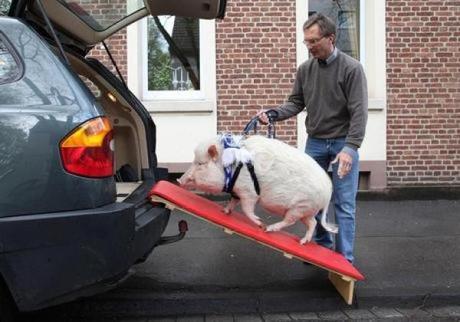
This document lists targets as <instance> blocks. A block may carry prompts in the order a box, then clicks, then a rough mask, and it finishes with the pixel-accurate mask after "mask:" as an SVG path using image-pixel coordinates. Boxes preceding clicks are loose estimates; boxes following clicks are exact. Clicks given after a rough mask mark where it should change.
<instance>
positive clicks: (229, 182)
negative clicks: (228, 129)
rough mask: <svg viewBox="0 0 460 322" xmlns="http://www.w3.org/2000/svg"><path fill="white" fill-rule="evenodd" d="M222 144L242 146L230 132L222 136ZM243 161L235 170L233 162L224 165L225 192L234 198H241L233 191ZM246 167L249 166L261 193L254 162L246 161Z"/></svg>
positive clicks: (257, 189) (232, 146)
mask: <svg viewBox="0 0 460 322" xmlns="http://www.w3.org/2000/svg"><path fill="white" fill-rule="evenodd" d="M221 142H222V145H223V147H224V149H228V148H236V149H239V148H240V144H239V142H238V143H237V142H235V139H234V137H233V135H232V134H230V133H225V134H223V135H222V138H221ZM243 165H244V164H243V162H241V161H240V162H239V163H238V165H237V166H236V168H235V171H233V164H230V165H228V166H226V167H224V173H225V182H224V188H223V189H222V191H223V192H227V193H230V194H231V195H232V197H233V198H236V199H239V198H238V196H236V195H235V193H234V192H233V187H234V186H235V182H236V179H238V176H239V175H240V171H241V168H242V167H243ZM246 167H247V168H248V171H249V174H250V175H251V178H252V181H253V183H254V189H255V190H256V193H257V194H258V195H259V194H260V186H259V181H258V180H257V176H256V173H255V170H254V165H253V164H252V162H250V161H249V162H246Z"/></svg>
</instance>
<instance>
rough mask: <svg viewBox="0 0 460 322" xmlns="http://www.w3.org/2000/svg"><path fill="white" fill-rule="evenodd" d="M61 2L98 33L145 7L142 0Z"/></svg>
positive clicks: (67, 0) (75, 0)
mask: <svg viewBox="0 0 460 322" xmlns="http://www.w3.org/2000/svg"><path fill="white" fill-rule="evenodd" d="M0 1H2V0H0ZM59 2H61V3H62V4H63V5H65V6H66V7H67V8H68V9H69V10H70V11H72V12H73V13H74V14H75V15H76V16H78V17H79V18H80V19H81V20H83V21H84V22H85V23H86V24H87V25H88V26H90V27H91V28H93V29H94V30H96V31H103V30H105V29H107V28H109V27H110V26H112V25H113V24H115V23H117V22H119V21H121V20H123V19H124V18H126V17H128V16H129V15H131V14H133V13H134V12H136V11H138V10H140V9H142V8H144V7H145V6H144V1H142V0H110V1H109V0H99V1H88V0H74V1H69V0H59Z"/></svg>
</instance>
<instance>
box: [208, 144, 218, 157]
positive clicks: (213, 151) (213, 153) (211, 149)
mask: <svg viewBox="0 0 460 322" xmlns="http://www.w3.org/2000/svg"><path fill="white" fill-rule="evenodd" d="M208 154H209V156H210V157H211V159H212V160H213V161H217V157H218V155H219V153H218V152H217V146H216V145H215V144H213V145H210V146H209V148H208Z"/></svg>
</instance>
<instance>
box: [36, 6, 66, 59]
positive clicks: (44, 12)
mask: <svg viewBox="0 0 460 322" xmlns="http://www.w3.org/2000/svg"><path fill="white" fill-rule="evenodd" d="M37 4H38V8H39V9H40V12H41V13H42V15H43V19H45V23H46V25H47V26H48V28H49V29H50V32H51V35H52V36H53V39H54V42H55V43H56V45H57V46H58V48H59V52H60V53H61V55H62V58H63V59H64V61H65V63H66V64H67V65H68V66H70V63H69V60H68V59H67V56H66V55H65V52H64V48H62V44H61V41H60V40H59V38H58V36H57V35H56V32H55V31H54V28H53V25H52V24H51V21H50V20H49V18H48V16H47V15H46V11H45V8H43V4H42V1H41V0H37Z"/></svg>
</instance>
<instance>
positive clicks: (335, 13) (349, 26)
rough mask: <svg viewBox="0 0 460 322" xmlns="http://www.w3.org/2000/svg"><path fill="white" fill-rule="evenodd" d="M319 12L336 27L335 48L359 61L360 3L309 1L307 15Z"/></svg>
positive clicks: (348, 0)
mask: <svg viewBox="0 0 460 322" xmlns="http://www.w3.org/2000/svg"><path fill="white" fill-rule="evenodd" d="M317 12H320V13H322V14H324V15H325V16H328V17H329V18H331V19H332V20H333V21H334V22H335V23H336V25H337V40H336V46H337V48H339V49H340V50H341V51H343V52H344V53H346V54H348V55H349V56H351V57H353V58H355V59H357V60H360V58H361V57H360V51H359V48H360V44H359V37H360V35H359V27H360V26H359V21H360V16H359V15H360V1H359V0H341V1H338V0H337V1H321V0H309V2H308V15H312V14H314V13H317Z"/></svg>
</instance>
